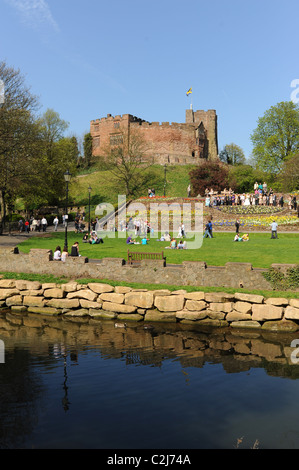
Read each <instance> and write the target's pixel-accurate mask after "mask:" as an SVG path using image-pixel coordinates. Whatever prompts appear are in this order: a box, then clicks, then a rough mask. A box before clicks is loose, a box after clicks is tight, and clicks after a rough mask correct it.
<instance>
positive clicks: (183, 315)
mask: <svg viewBox="0 0 299 470" xmlns="http://www.w3.org/2000/svg"><path fill="white" fill-rule="evenodd" d="M206 317H207V311H206V310H202V311H197V312H196V311H190V310H181V311H180V312H176V318H177V319H178V320H191V321H197V320H203V319H204V318H206Z"/></svg>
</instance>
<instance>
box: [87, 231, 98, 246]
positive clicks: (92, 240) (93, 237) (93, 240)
mask: <svg viewBox="0 0 299 470" xmlns="http://www.w3.org/2000/svg"><path fill="white" fill-rule="evenodd" d="M97 240H98V237H97V234H96V232H91V234H90V239H89V243H90V244H91V245H94V244H95V243H97Z"/></svg>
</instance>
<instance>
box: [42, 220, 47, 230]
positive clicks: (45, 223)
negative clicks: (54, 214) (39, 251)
mask: <svg viewBox="0 0 299 470" xmlns="http://www.w3.org/2000/svg"><path fill="white" fill-rule="evenodd" d="M47 224H48V222H47V219H46V218H45V217H43V218H42V227H43V232H45V231H46V228H47Z"/></svg>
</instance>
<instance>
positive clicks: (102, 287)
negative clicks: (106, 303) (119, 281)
mask: <svg viewBox="0 0 299 470" xmlns="http://www.w3.org/2000/svg"><path fill="white" fill-rule="evenodd" d="M88 287H89V289H90V290H92V291H93V292H95V293H96V294H104V293H105V292H114V287H113V286H109V284H103V283H100V282H99V283H98V282H95V283H93V282H90V283H89V284H88Z"/></svg>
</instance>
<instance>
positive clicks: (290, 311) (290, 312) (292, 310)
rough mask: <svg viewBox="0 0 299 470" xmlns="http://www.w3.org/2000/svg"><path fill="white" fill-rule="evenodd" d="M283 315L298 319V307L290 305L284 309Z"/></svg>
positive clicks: (287, 317) (290, 318)
mask: <svg viewBox="0 0 299 470" xmlns="http://www.w3.org/2000/svg"><path fill="white" fill-rule="evenodd" d="M284 316H285V318H286V319H287V320H299V308H296V307H291V306H290V305H289V306H288V307H287V308H286V309H285V313H284Z"/></svg>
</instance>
